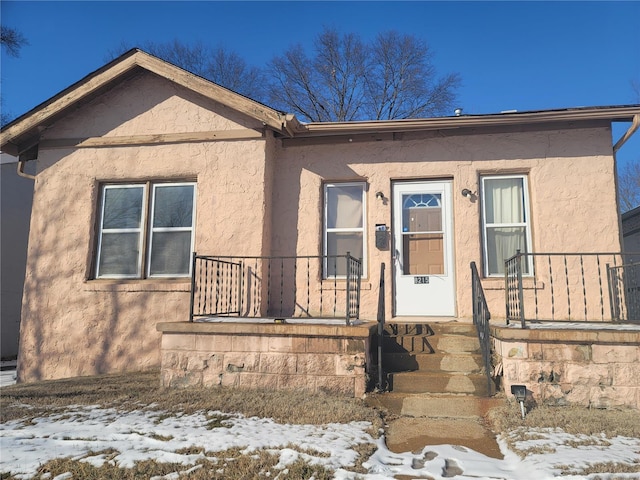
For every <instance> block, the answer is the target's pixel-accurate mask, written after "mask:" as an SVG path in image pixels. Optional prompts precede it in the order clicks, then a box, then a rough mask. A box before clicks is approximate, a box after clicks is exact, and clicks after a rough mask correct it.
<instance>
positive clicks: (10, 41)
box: [0, 25, 29, 126]
mask: <svg viewBox="0 0 640 480" xmlns="http://www.w3.org/2000/svg"><path fill="white" fill-rule="evenodd" d="M0 45H1V46H2V48H3V49H4V50H5V51H6V52H7V54H8V55H10V56H12V57H19V56H20V49H21V48H22V47H24V46H25V45H29V42H28V41H27V39H26V38H25V37H24V35H22V33H20V32H19V31H18V30H16V29H15V28H10V27H7V26H5V25H2V26H1V27H0ZM2 103H4V102H3V101H2V97H0V104H2ZM14 117H15V115H13V114H12V113H11V112H6V111H5V110H4V108H2V112H1V113H0V126H4V125H6V124H7V123H9V122H10V121H11V120H13V118H14Z"/></svg>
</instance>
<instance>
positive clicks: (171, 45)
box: [107, 40, 265, 100]
mask: <svg viewBox="0 0 640 480" xmlns="http://www.w3.org/2000/svg"><path fill="white" fill-rule="evenodd" d="M131 48H132V47H131V46H128V45H127V44H126V43H121V44H120V45H119V46H117V47H116V48H115V49H114V50H111V51H109V52H108V53H107V58H108V60H112V59H113V58H115V57H117V56H119V55H121V54H122V53H124V52H126V51H127V50H130V49H131ZM140 48H142V49H143V50H144V51H146V52H149V53H150V54H152V55H155V56H156V57H158V58H161V59H163V60H165V61H167V62H169V63H172V64H174V65H176V66H178V67H180V68H183V69H185V70H188V71H189V72H191V73H195V74H196V75H199V76H201V77H203V78H206V79H207V80H211V81H212V82H215V83H217V84H218V85H222V86H223V87H226V88H228V89H229V90H233V91H234V92H237V93H240V94H242V95H246V96H248V97H251V98H253V99H255V100H261V99H262V98H263V97H264V91H265V90H264V85H265V79H264V74H263V72H262V70H261V69H260V68H257V67H253V66H250V65H248V64H247V63H246V62H245V61H244V60H243V59H242V57H240V56H239V55H238V54H237V53H235V52H232V51H228V50H226V49H224V48H223V47H222V46H218V47H208V46H205V45H204V44H203V43H201V42H197V43H195V44H192V45H189V44H185V43H182V42H180V41H179V40H173V41H171V42H166V43H156V42H145V43H143V44H142V45H141V47H140Z"/></svg>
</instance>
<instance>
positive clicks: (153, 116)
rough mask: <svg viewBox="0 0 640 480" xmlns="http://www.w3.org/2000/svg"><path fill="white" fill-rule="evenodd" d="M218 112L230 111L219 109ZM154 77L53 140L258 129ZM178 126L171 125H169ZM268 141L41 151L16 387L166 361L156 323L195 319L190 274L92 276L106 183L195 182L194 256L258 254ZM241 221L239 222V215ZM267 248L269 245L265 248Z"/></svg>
mask: <svg viewBox="0 0 640 480" xmlns="http://www.w3.org/2000/svg"><path fill="white" fill-rule="evenodd" d="M214 110H217V111H221V112H222V113H223V115H224V116H223V115H219V114H217V113H214ZM256 123H257V122H255V121H253V122H250V121H248V120H247V119H245V118H242V117H239V116H238V115H236V114H234V113H233V112H231V111H227V110H226V109H224V108H220V106H219V105H216V104H214V103H213V102H206V101H204V100H202V99H201V98H200V97H197V96H195V95H193V94H191V93H189V92H187V91H185V90H182V89H179V88H177V87H175V86H173V85H172V84H170V83H169V82H166V81H162V80H160V79H158V78H156V77H154V76H152V75H145V76H143V77H139V78H136V79H134V80H131V81H129V82H127V83H125V84H123V85H120V86H119V87H118V88H116V89H114V90H113V91H111V92H109V93H108V94H106V95H104V96H103V97H101V98H100V99H99V100H98V101H95V102H94V103H93V104H91V105H89V106H86V107H84V108H83V109H81V110H79V111H77V112H76V113H75V114H73V115H71V116H69V117H67V118H66V119H65V120H64V121H62V122H59V123H58V124H57V125H56V126H55V127H54V128H52V129H50V130H49V131H47V132H46V138H47V139H54V138H79V137H85V136H101V135H105V136H111V135H135V134H147V133H167V132H172V131H175V130H178V131H184V130H185V128H187V127H186V126H189V125H190V127H189V128H190V129H191V130H192V131H202V130H205V131H206V130H230V129H242V128H246V127H248V126H251V127H256V128H261V127H262V126H261V125H256ZM174 127H175V130H174ZM269 142H270V140H268V139H267V140H263V139H257V140H244V141H220V142H209V143H181V144H167V145H155V146H132V147H118V148H87V149H76V150H72V149H51V150H41V151H40V153H39V159H38V175H37V178H36V180H35V188H34V205H35V208H34V209H33V215H32V218H31V228H32V230H31V235H30V241H29V251H28V259H27V275H26V280H25V293H24V297H23V307H22V325H21V345H20V353H19V359H18V365H19V367H18V370H19V372H18V374H19V378H20V380H21V381H31V380H37V379H44V378H59V377H69V376H75V375H89V374H95V373H101V372H113V371H123V370H138V369H141V368H150V367H157V366H159V364H160V333H159V332H157V331H156V329H155V325H156V323H157V322H159V321H179V320H185V319H186V318H188V312H189V293H188V292H189V288H190V284H189V279H188V278H184V279H177V280H125V281H113V280H92V279H91V275H92V268H91V267H92V259H93V256H94V255H95V247H96V245H95V244H96V241H95V231H96V227H95V225H96V212H97V206H98V202H99V198H98V197H99V185H100V183H101V182H108V181H141V180H148V179H163V180H167V179H176V180H184V179H195V180H197V205H196V228H195V231H196V239H195V249H196V251H201V252H206V253H212V254H224V253H229V249H230V246H233V249H232V251H233V252H234V253H236V254H239V255H242V254H254V255H255V254H258V255H259V254H262V253H267V252H263V249H265V248H268V237H267V242H264V238H265V235H264V232H263V230H264V229H263V228H262V222H263V219H264V218H265V217H266V218H268V214H269V209H268V204H269V201H268V198H267V197H266V193H267V190H265V189H264V188H263V185H264V183H265V176H267V177H268V176H270V175H272V174H271V173H269V172H268V170H267V169H266V168H265V151H266V150H267V145H268V143H269ZM239 218H241V219H242V220H241V221H238V219H239ZM263 244H264V245H263Z"/></svg>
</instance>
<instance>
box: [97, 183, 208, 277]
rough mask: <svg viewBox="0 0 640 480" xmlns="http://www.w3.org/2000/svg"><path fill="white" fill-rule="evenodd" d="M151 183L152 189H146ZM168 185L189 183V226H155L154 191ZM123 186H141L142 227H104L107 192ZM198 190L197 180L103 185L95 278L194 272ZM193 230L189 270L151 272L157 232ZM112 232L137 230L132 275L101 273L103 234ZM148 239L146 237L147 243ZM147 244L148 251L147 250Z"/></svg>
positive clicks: (187, 184) (186, 274) (135, 231)
mask: <svg viewBox="0 0 640 480" xmlns="http://www.w3.org/2000/svg"><path fill="white" fill-rule="evenodd" d="M147 186H150V187H151V188H147ZM168 186H172V187H174V186H189V187H192V188H193V192H192V194H193V198H192V212H191V225H190V226H188V227H158V228H154V227H153V214H154V210H155V203H156V202H155V192H156V188H157V187H168ZM124 188H141V189H142V200H141V203H142V204H141V219H140V227H139V228H112V229H105V228H104V214H105V199H106V192H107V190H110V189H124ZM196 189H197V185H196V183H195V182H146V183H123V184H118V183H112V184H104V185H102V188H101V203H100V223H99V225H98V246H97V250H96V256H95V278H122V279H124V278H184V277H189V276H190V275H191V268H192V262H191V254H192V253H193V249H194V245H195V222H196V200H197V195H196ZM186 231H188V232H190V233H191V242H190V255H189V260H188V265H189V270H188V272H187V273H184V274H164V275H157V274H156V275H151V273H150V269H151V250H152V241H153V233H154V232H186ZM105 233H106V234H110V233H114V234H117V233H137V234H138V259H137V266H136V273H135V274H133V275H115V274H101V273H100V260H101V256H102V239H103V235H104V234H105ZM145 240H147V242H146V244H145ZM145 245H146V251H145Z"/></svg>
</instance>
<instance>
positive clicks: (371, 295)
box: [19, 74, 620, 381]
mask: <svg viewBox="0 0 640 480" xmlns="http://www.w3.org/2000/svg"><path fill="white" fill-rule="evenodd" d="M246 128H251V129H254V130H256V131H261V130H262V128H263V126H262V124H261V123H260V122H257V121H255V120H253V119H249V118H247V117H244V116H242V115H239V114H237V113H234V112H233V111H232V110H230V109H228V108H226V107H223V106H221V105H219V104H216V103H215V102H213V101H210V100H204V99H203V98H202V97H200V96H198V95H197V94H194V93H192V92H189V91H187V90H184V89H182V88H180V87H177V86H175V85H173V84H171V83H170V82H168V81H166V80H163V79H160V78H158V77H156V76H154V75H152V74H144V75H141V76H138V77H136V78H133V79H130V80H127V81H126V82H123V83H121V84H120V85H118V86H117V87H116V88H114V89H112V90H111V91H109V92H107V93H106V94H104V95H103V96H101V97H100V98H99V99H98V100H95V101H93V102H92V103H91V104H89V105H86V106H84V107H82V108H81V109H79V110H77V111H76V112H75V113H73V114H70V115H69V116H68V117H66V118H65V119H64V120H63V121H60V122H58V123H57V124H56V125H54V127H52V128H51V129H49V130H48V131H47V132H45V134H44V138H45V139H65V138H81V137H98V136H116V135H118V136H123V135H142V134H151V133H172V132H195V131H216V130H217V131H219V130H240V129H246ZM38 172H39V173H38V176H37V179H36V181H35V190H34V203H33V205H34V207H33V215H32V219H31V233H30V242H29V252H28V260H27V276H26V281H25V293H24V298H23V310H22V327H21V346H20V354H19V377H20V380H22V381H29V380H36V379H43V378H58V377H67V376H74V375H86V374H94V373H100V372H113V371H122V370H128V369H131V370H133V369H140V368H148V367H157V366H158V365H159V363H160V334H159V333H158V332H157V331H156V328H155V325H156V323H158V322H171V321H184V320H186V319H187V318H188V311H189V295H188V291H189V281H188V279H186V278H185V279H178V280H164V281H162V280H127V281H114V280H94V279H92V278H91V275H92V259H93V257H94V255H95V243H96V242H95V231H96V209H97V205H98V201H99V199H98V197H99V186H100V183H101V182H108V181H142V180H148V179H162V180H169V179H176V180H186V179H192V180H196V181H197V206H196V209H197V210H196V211H197V218H196V229H195V249H196V251H198V252H199V253H203V254H212V255H216V254H218V255H295V254H298V255H319V254H321V252H322V247H321V238H322V184H323V181H340V180H362V179H364V180H366V181H367V182H368V185H369V188H368V192H367V212H366V215H367V225H368V226H369V228H368V230H369V231H368V232H367V242H368V252H369V253H368V258H366V259H365V260H366V261H367V263H368V270H369V274H368V277H367V278H366V279H364V281H363V294H362V295H363V296H362V302H361V303H362V310H361V316H362V317H364V318H369V319H372V318H375V314H376V305H377V294H378V292H377V284H378V278H377V274H378V271H379V264H380V262H382V261H384V262H386V263H387V265H388V266H390V265H391V253H390V250H386V251H380V250H376V248H375V244H374V236H373V226H374V225H375V224H376V223H385V224H387V225H391V205H390V203H388V202H387V203H386V204H385V203H383V202H382V201H380V200H377V199H376V198H375V192H376V191H382V192H384V193H385V195H386V196H387V197H390V194H391V182H392V180H402V179H442V178H446V179H452V181H453V217H454V231H455V265H456V300H457V311H458V316H459V317H461V318H464V319H468V318H469V317H470V315H471V311H470V309H471V301H470V287H469V285H470V272H469V262H471V261H476V262H477V263H478V264H481V263H482V261H481V259H482V256H481V240H480V232H481V230H480V228H481V227H480V204H479V202H478V201H471V200H469V199H468V198H465V197H463V196H462V195H460V191H461V190H462V189H463V188H469V189H471V190H473V191H478V182H479V176H480V175H481V174H487V173H498V174H500V173H510V172H519V173H528V176H529V186H530V192H529V193H530V198H531V215H532V237H533V247H534V250H535V251H558V250H563V251H598V250H601V251H619V250H620V245H619V238H620V237H619V232H618V224H617V216H616V200H615V187H614V160H613V157H612V154H611V135H610V131H609V129H608V128H603V127H598V128H586V129H568V130H563V131H553V130H545V131H539V132H535V131H529V132H527V131H523V132H513V133H491V134H483V133H482V132H480V131H478V132H471V133H470V132H467V133H466V134H452V133H450V132H446V131H445V132H440V133H438V134H434V133H429V134H420V133H407V134H405V135H404V137H403V139H402V140H396V141H380V142H376V141H368V142H358V141H354V142H353V143H348V142H346V141H341V142H340V143H336V144H333V145H332V144H324V145H307V146H286V145H284V146H283V145H282V143H281V141H280V140H277V139H275V138H274V137H273V135H272V134H271V133H270V132H266V133H265V136H264V138H259V139H251V140H235V141H214V142H201V143H174V144H163V145H143V146H125V147H112V148H82V149H41V150H40V152H39V159H38ZM585 231H588V232H589V234H588V235H585V234H584V232H585ZM391 273H392V270H391V268H388V269H387V285H388V286H389V287H388V289H387V295H388V298H387V306H388V307H387V308H388V312H387V319H388V320H390V319H391V318H392V313H393V312H392V305H393V301H392V297H391V295H392V288H391V285H392V278H391ZM485 288H487V292H486V293H487V297H488V300H489V302H490V308H491V310H492V313H493V314H494V318H496V317H500V315H501V313H502V312H504V306H503V303H504V291H503V290H502V280H499V279H496V280H493V279H489V280H486V281H485ZM502 314H503V313H502Z"/></svg>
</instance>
